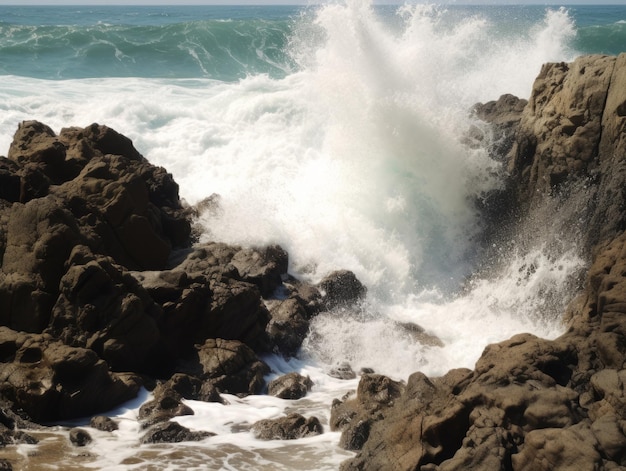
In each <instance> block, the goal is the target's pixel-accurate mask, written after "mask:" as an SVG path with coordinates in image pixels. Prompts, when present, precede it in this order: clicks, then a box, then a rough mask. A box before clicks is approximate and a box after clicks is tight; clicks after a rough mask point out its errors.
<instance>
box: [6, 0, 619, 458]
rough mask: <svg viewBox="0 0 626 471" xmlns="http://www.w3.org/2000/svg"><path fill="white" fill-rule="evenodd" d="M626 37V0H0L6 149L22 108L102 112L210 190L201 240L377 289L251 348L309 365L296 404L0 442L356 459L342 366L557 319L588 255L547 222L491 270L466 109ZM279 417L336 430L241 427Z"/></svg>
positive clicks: (351, 384)
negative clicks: (153, 2) (430, 342)
mask: <svg viewBox="0 0 626 471" xmlns="http://www.w3.org/2000/svg"><path fill="white" fill-rule="evenodd" d="M625 50H626V6H596V5H594V6H575V7H562V8H559V7H549V8H547V7H544V6H524V7H519V6H490V7H487V6H482V7H478V6H474V7H469V6H447V7H440V6H436V5H414V4H413V5H411V4H407V5H404V6H384V7H383V6H373V5H372V4H370V3H369V2H368V1H365V0H347V1H336V2H332V3H328V4H325V5H318V6H310V7H287V6H262V7H235V6H220V7H217V6H162V7H133V6H122V7H120V6H98V7H95V6H89V7H86V6H85V7H77V6H63V7H60V6H59V7H35V6H28V7H26V6H0V154H4V155H6V153H7V151H8V148H9V145H10V143H11V140H12V136H13V133H14V132H15V130H16V128H17V125H18V123H19V122H20V121H22V120H28V119H36V120H39V121H42V122H44V123H46V124H48V125H49V126H51V127H52V128H53V129H55V130H56V131H57V132H58V131H60V130H61V128H63V127H67V126H87V125H89V124H91V123H93V122H98V123H101V124H106V125H108V126H110V127H112V128H114V129H116V130H117V131H119V132H121V133H122V134H125V135H127V136H128V137H130V138H131V139H132V140H133V142H134V144H135V146H136V147H137V149H138V150H139V151H140V152H141V153H142V154H143V155H144V156H145V157H147V158H148V159H149V160H150V161H152V162H153V163H155V164H157V165H162V166H164V167H166V168H167V169H168V170H169V171H170V172H172V173H173V175H174V177H175V179H176V181H177V182H178V183H179V185H180V192H181V196H182V197H183V198H184V199H185V200H187V201H188V202H189V203H190V204H193V203H196V202H198V201H200V200H202V199H203V198H206V197H208V196H210V195H211V194H214V193H216V194H219V195H220V196H221V207H222V209H223V210H222V211H221V212H219V214H213V215H210V216H206V217H205V218H204V219H203V221H202V222H203V224H204V225H205V227H206V233H205V235H204V237H205V239H207V240H208V239H211V240H220V241H225V242H230V243H236V244H244V245H259V244H267V243H279V244H281V245H282V246H283V247H284V248H285V249H287V250H288V251H289V253H290V272H291V273H292V274H293V275H295V276H298V277H301V278H305V279H307V280H310V281H313V282H315V281H318V280H320V279H321V278H322V277H323V276H324V275H326V274H327V273H329V272H330V271H332V270H334V269H339V268H345V269H350V270H352V271H354V272H355V273H356V274H357V276H358V277H359V279H360V280H361V281H362V282H364V283H365V284H366V285H367V286H368V288H369V291H368V297H367V299H366V301H365V303H364V306H363V308H362V309H360V310H358V312H343V313H324V314H321V315H320V316H318V317H317V318H316V319H315V321H314V322H313V324H312V327H311V332H310V334H309V336H308V338H307V340H306V341H305V344H304V345H303V348H302V351H301V353H300V355H299V357H298V358H296V359H291V360H290V361H286V360H284V359H281V358H277V357H267V358H264V359H265V360H266V361H267V362H268V363H269V364H270V365H271V366H272V368H273V373H272V375H270V376H269V377H268V379H272V378H273V377H275V376H276V375H278V374H280V373H285V372H289V371H294V370H296V371H300V372H302V373H304V374H309V375H310V376H311V378H312V379H313V381H314V382H315V386H314V388H313V391H312V393H311V394H310V395H309V396H308V397H307V398H305V399H302V400H300V401H295V402H293V401H292V402H288V401H283V400H280V399H276V398H272V397H267V396H255V397H248V398H244V399H239V398H236V397H228V400H229V401H230V405H227V406H223V405H221V404H203V403H195V402H190V405H191V406H192V408H193V409H194V410H195V412H196V414H195V415H194V416H187V417H181V418H180V419H179V421H180V422H181V423H183V424H184V425H186V426H188V427H190V428H193V429H200V430H208V431H211V432H214V433H217V436H216V437H213V438H209V439H206V440H204V441H203V442H200V443H193V444H177V445H170V446H146V445H142V446H140V445H139V441H138V440H139V436H140V433H141V432H140V429H139V424H138V423H137V421H136V420H135V417H136V412H137V408H138V406H139V405H140V403H141V401H142V400H145V399H146V398H147V397H148V395H147V393H144V394H143V395H142V396H141V397H140V398H138V400H137V401H134V402H133V403H130V404H128V405H126V406H125V407H123V408H120V409H119V410H117V411H112V412H111V415H113V416H115V417H118V419H119V421H120V422H121V427H120V431H118V432H115V433H113V434H104V433H98V432H95V431H94V432H93V435H94V437H95V442H94V443H93V444H92V445H90V446H88V447H87V448H86V449H81V450H79V451H77V450H76V449H72V448H71V447H70V446H69V445H68V442H67V432H66V431H65V429H63V428H59V429H58V430H56V431H55V430H53V431H52V432H51V433H47V434H45V435H44V436H40V438H42V439H43V440H42V442H41V443H40V444H39V445H20V446H19V447H8V448H6V449H1V450H0V457H9V458H11V459H12V460H13V461H14V463H15V464H14V466H15V468H14V469H27V467H28V466H30V468H29V469H42V470H43V469H64V470H67V469H86V468H93V469H108V470H125V469H150V470H165V469H167V470H175V469H180V470H191V469H227V470H314V469H315V470H323V469H328V470H330V469H337V467H338V464H339V463H340V462H341V461H342V460H344V459H346V458H347V457H349V456H350V455H351V454H350V453H349V452H346V451H343V450H340V449H339V448H338V446H337V443H338V439H339V435H338V434H337V433H331V432H330V431H329V430H328V426H327V423H328V416H329V414H330V404H331V402H332V399H333V398H336V397H341V396H342V395H343V394H345V393H346V392H347V391H349V390H350V389H354V388H355V387H356V385H357V381H358V380H353V381H339V380H336V379H333V378H331V377H330V376H328V375H327V374H326V373H327V371H328V369H329V368H330V367H332V366H333V365H335V364H336V363H338V362H341V361H348V362H349V363H350V364H351V365H352V368H353V369H354V370H355V371H358V370H359V369H360V368H361V367H370V368H373V369H374V370H375V371H376V372H378V373H382V374H386V375H388V376H391V377H392V378H394V379H399V380H406V378H407V377H408V375H409V374H411V373H412V372H414V371H417V370H420V371H423V372H424V373H426V374H428V375H441V374H444V373H445V372H446V371H447V370H448V369H450V368H456V367H468V368H472V367H473V365H474V363H475V361H476V360H477V358H478V357H479V355H480V353H481V352H482V350H483V349H484V347H485V346H486V345H487V344H488V343H492V342H496V341H500V340H504V339H506V338H508V337H510V336H511V335H513V334H515V333H519V332H532V333H534V334H536V335H539V336H542V337H547V338H553V337H555V336H557V335H559V334H560V333H561V332H562V331H563V329H564V326H563V324H562V322H561V319H560V316H561V313H562V312H563V307H564V306H565V304H566V303H567V302H568V301H569V300H570V299H571V298H572V296H573V295H574V294H575V292H576V289H578V288H579V277H578V275H579V274H580V270H581V269H582V268H583V267H584V266H585V261H584V260H582V258H581V256H580V254H579V251H578V249H577V247H576V244H575V243H574V242H573V241H566V240H564V239H563V237H562V234H561V233H560V232H559V230H558V224H556V225H555V227H556V228H557V229H555V230H546V231H545V233H541V234H538V235H537V234H536V233H535V234H534V236H535V237H534V238H533V239H532V243H530V244H525V245H524V246H523V247H522V246H518V245H515V244H511V243H510V241H506V240H505V241H501V246H496V247H493V248H492V249H494V250H495V252H499V253H500V256H499V257H498V260H496V261H495V262H494V263H493V264H492V265H491V266H489V267H487V268H489V269H488V270H485V269H484V268H485V267H484V263H482V262H483V260H482V258H481V256H482V255H483V253H482V251H481V250H480V249H479V244H478V241H479V240H480V229H481V221H480V218H479V216H478V213H477V211H476V209H475V204H474V202H475V201H476V200H477V199H480V198H481V197H482V196H484V194H485V192H487V191H489V190H490V189H493V188H497V187H498V186H499V185H500V184H501V182H502V176H503V169H502V168H501V167H500V164H499V163H498V162H495V161H493V160H491V159H490V158H489V156H488V155H487V153H486V151H485V149H482V148H471V149H470V148H468V147H467V146H466V145H465V144H463V142H464V139H463V137H464V136H465V135H466V132H467V131H468V129H469V128H470V126H471V125H472V124H476V125H479V124H477V123H472V121H471V118H470V116H469V113H468V110H469V109H470V108H471V106H472V105H473V104H475V103H476V102H485V101H489V100H493V99H497V98H498V97H499V96H500V95H501V94H503V93H513V94H515V95H517V96H519V97H523V98H528V96H529V95H530V91H531V88H532V83H533V81H534V79H535V77H536V75H537V74H538V72H539V70H540V67H541V65H542V64H543V63H545V62H548V61H570V60H572V59H573V58H575V57H576V56H578V55H580V54H587V53H603V54H618V53H620V52H622V51H625ZM496 245H498V244H496ZM478 267H481V268H483V270H481V271H480V273H481V274H478ZM403 322H414V323H417V324H419V325H420V326H422V327H423V328H424V329H425V330H426V331H427V332H428V333H429V334H432V335H435V336H437V337H439V339H441V341H442V342H443V343H444V347H432V346H425V345H422V344H420V343H418V342H416V341H415V339H413V338H411V337H410V335H409V334H408V333H407V332H406V331H405V330H403V329H402V328H401V327H399V326H400V324H401V323H403ZM286 410H289V411H292V410H297V411H300V412H301V413H303V414H304V415H316V416H318V417H319V418H320V419H321V421H322V422H323V423H324V424H326V433H324V434H323V435H321V436H319V437H315V438H308V439H301V440H295V441H293V442H261V441H258V440H255V439H254V438H253V437H252V435H251V433H250V432H248V431H246V427H247V425H249V424H251V423H252V422H254V421H256V420H258V419H261V418H270V417H277V416H280V415H281V414H284V413H285V411H286ZM78 423H81V422H78ZM20 467H21V468H20Z"/></svg>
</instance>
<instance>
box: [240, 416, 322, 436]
mask: <svg viewBox="0 0 626 471" xmlns="http://www.w3.org/2000/svg"><path fill="white" fill-rule="evenodd" d="M252 431H253V432H254V436H255V437H256V438H258V439H260V440H295V439H297V438H305V437H310V436H314V435H320V434H322V433H323V432H324V429H323V427H322V424H320V421H319V419H318V418H317V417H309V418H308V419H307V418H305V417H304V416H302V415H300V414H295V413H293V414H289V415H287V416H286V417H282V418H279V419H266V420H260V421H258V422H256V423H255V424H254V425H253V426H252Z"/></svg>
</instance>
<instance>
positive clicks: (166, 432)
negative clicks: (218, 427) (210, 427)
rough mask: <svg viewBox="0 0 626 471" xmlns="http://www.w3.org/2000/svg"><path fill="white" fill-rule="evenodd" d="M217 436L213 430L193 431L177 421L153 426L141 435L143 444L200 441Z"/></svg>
mask: <svg viewBox="0 0 626 471" xmlns="http://www.w3.org/2000/svg"><path fill="white" fill-rule="evenodd" d="M213 436H215V434H214V433H211V432H201V431H191V430H189V429H188V428H187V427H183V426H182V425H180V424H179V423H177V422H164V423H160V424H157V425H154V426H153V427H151V428H150V429H149V430H148V431H147V432H146V434H145V435H144V436H143V437H141V443H142V444H149V443H180V442H198V441H200V440H204V439H205V438H209V437H213Z"/></svg>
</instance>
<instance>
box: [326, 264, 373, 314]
mask: <svg viewBox="0 0 626 471" xmlns="http://www.w3.org/2000/svg"><path fill="white" fill-rule="evenodd" d="M319 288H320V290H321V291H322V292H323V293H324V298H323V299H324V304H325V307H326V309H334V308H337V307H350V306H353V305H354V304H356V303H358V302H359V301H361V300H362V299H363V298H364V297H365V295H366V294H367V288H365V286H363V284H362V283H361V282H360V281H359V280H358V279H357V277H356V275H355V274H354V273H352V272H351V271H348V270H338V271H334V272H332V273H330V274H329V275H327V276H326V277H325V278H324V279H323V280H322V281H320V283H319Z"/></svg>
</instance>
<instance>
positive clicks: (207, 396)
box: [154, 373, 226, 404]
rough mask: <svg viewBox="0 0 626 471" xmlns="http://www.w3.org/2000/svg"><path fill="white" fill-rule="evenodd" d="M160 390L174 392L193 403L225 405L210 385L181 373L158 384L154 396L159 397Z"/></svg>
mask: <svg viewBox="0 0 626 471" xmlns="http://www.w3.org/2000/svg"><path fill="white" fill-rule="evenodd" d="M161 390H171V391H175V392H176V393H177V394H179V395H180V396H181V397H183V398H184V399H190V400H193V401H204V402H219V403H221V404H225V403H226V401H224V399H223V398H222V396H220V394H219V391H218V390H217V389H216V388H215V386H214V385H213V384H212V383H210V382H208V381H202V380H200V379H199V378H196V377H194V376H190V375H187V374H183V373H176V374H174V375H173V376H172V377H171V378H170V379H169V380H167V381H166V382H165V383H163V384H159V385H158V386H157V387H156V389H155V390H154V395H155V396H159V395H161Z"/></svg>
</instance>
